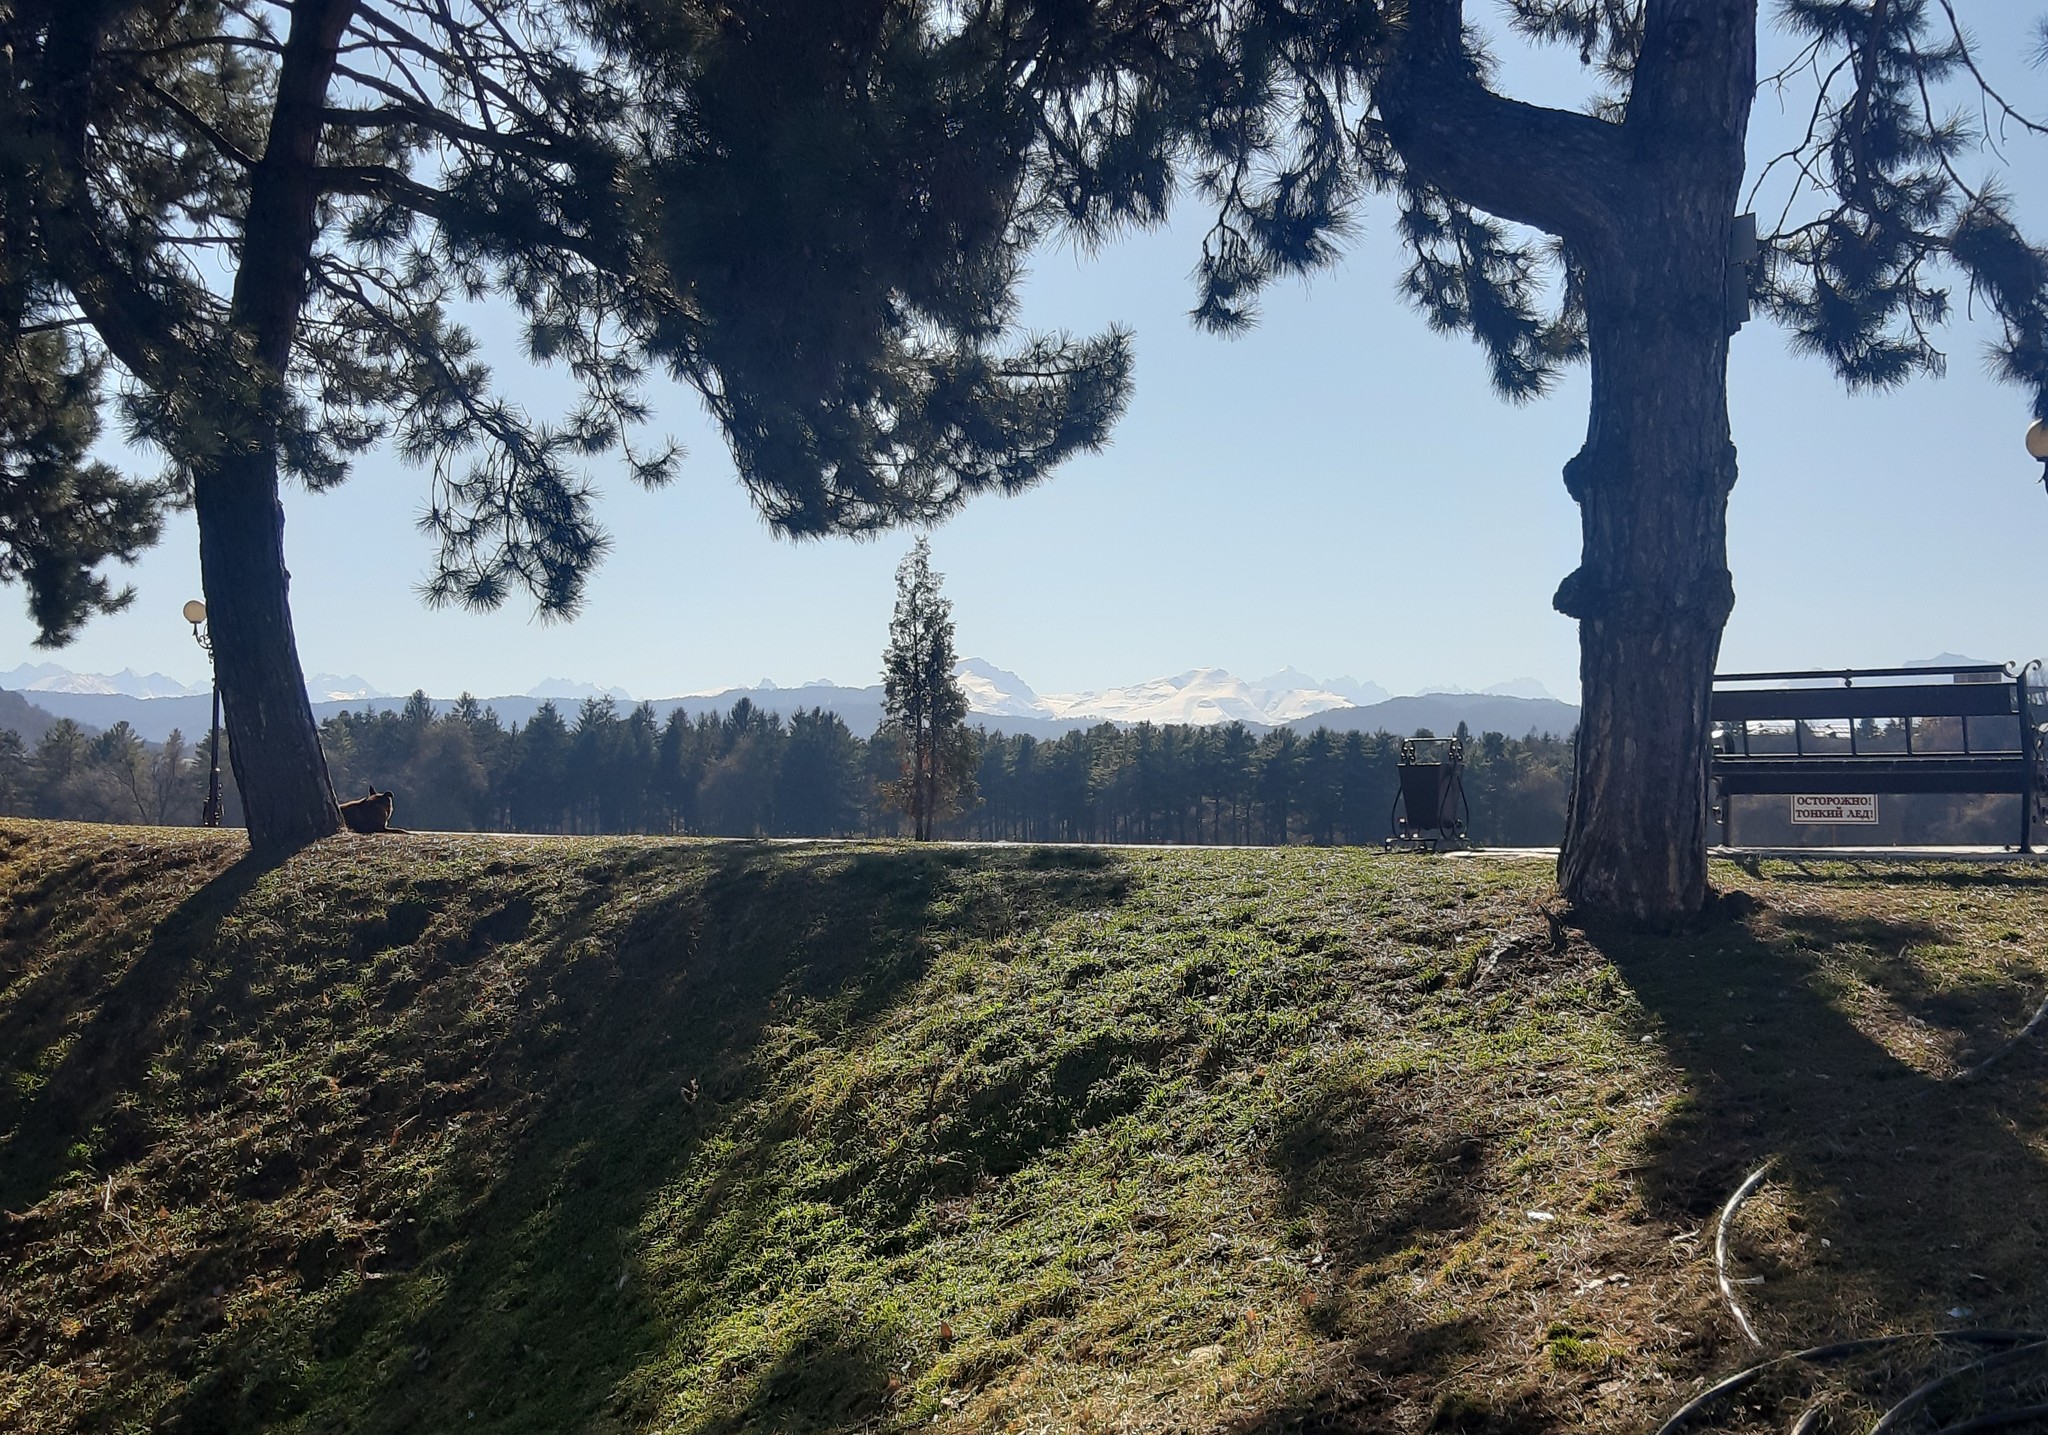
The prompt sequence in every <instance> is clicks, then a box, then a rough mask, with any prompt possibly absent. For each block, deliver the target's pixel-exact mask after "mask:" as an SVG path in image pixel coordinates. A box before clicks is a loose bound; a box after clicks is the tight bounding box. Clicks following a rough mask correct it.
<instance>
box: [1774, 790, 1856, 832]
mask: <svg viewBox="0 0 2048 1435" xmlns="http://www.w3.org/2000/svg"><path fill="white" fill-rule="evenodd" d="M1792 820H1793V821H1794V822H1848V823H1860V824H1865V825H1870V824H1875V823H1876V821H1877V797H1876V795H1875V794H1873V793H1868V792H1859V793H1841V792H1799V793H1794V794H1793V796H1792Z"/></svg>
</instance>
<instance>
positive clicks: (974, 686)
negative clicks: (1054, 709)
mask: <svg viewBox="0 0 2048 1435" xmlns="http://www.w3.org/2000/svg"><path fill="white" fill-rule="evenodd" d="M953 676H954V677H955V678H957V679H959V681H960V691H961V692H962V693H964V694H965V695H966V697H967V706H968V709H969V710H970V711H973V712H977V713H982V714H985V715H986V716H989V717H1050V716H1051V713H1049V712H1048V711H1047V710H1046V707H1045V704H1044V703H1043V701H1041V700H1040V698H1039V696H1038V694H1037V693H1034V692H1033V691H1031V687H1030V685H1029V684H1028V683H1026V682H1025V681H1024V680H1023V679H1022V678H1020V677H1018V676H1017V675H1016V674H1015V673H1012V672H1006V671H1005V670H1004V669H1002V668H999V667H997V666H996V665H995V664H994V663H991V662H988V661H987V660H985V659H982V658H962V659H961V660H960V661H959V662H957V663H955V664H954V665H953Z"/></svg>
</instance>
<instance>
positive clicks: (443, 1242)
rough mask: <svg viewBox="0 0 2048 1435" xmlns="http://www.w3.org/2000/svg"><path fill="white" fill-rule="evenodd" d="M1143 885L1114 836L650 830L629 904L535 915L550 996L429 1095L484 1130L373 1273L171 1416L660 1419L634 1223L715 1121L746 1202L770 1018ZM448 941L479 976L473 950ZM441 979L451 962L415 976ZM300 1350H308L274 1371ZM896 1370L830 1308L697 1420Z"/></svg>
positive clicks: (437, 1173) (785, 1414)
mask: <svg viewBox="0 0 2048 1435" xmlns="http://www.w3.org/2000/svg"><path fill="white" fill-rule="evenodd" d="M992 873H993V874H994V875H993V877H992V876H991V874H992ZM1123 883H1124V877H1123V874H1122V870H1121V865H1120V863H1119V862H1118V861H1117V860H1116V859H1115V858H1113V857H1112V856H1110V855H1108V854H1101V853H1074V854H1045V853H1041V852H1019V853H1017V854H1015V855H1014V856H1013V855H1010V854H1001V855H994V856H992V855H991V854H989V853H986V852H975V853H967V852H957V851H949V850H944V849H939V850H930V849H927V850H919V851H902V850H882V851H876V850H872V849H870V850H861V849H844V848H841V849H834V848H829V847H808V846H807V847H803V848H792V847H787V846H774V847H770V846H765V845H755V844H720V845H717V846H691V847H685V848H676V849H663V848H651V849H647V852H646V855H645V856H643V857H641V858H639V859H637V860H636V861H635V863H633V864H631V870H630V871H628V872H622V873H621V874H620V876H619V877H618V879H617V882H616V884H615V885H614V890H613V891H612V892H611V894H610V895H611V897H612V899H613V901H612V908H613V909H614V910H616V908H617V906H618V899H619V898H620V897H621V896H622V895H624V893H625V891H626V890H627V889H630V890H631V891H632V892H633V893H634V894H635V900H634V903H633V906H632V916H631V918H630V920H628V921H627V922H626V923H625V924H624V926H623V928H622V929H621V930H619V931H617V933H616V937H615V940H606V941H605V942H603V943H601V944H599V945H600V946H601V950H589V948H590V947H591V946H592V945H593V944H591V943H590V942H588V941H584V942H582V943H581V945H579V941H578V938H577V936H576V933H575V932H574V931H573V930H564V929H559V928H558V929H556V930H552V931H546V932H538V933H528V934H527V937H528V940H529V941H540V942H545V943H549V944H551V946H552V947H553V950H552V951H551V952H550V954H549V956H548V957H547V959H545V960H543V961H540V962H538V963H535V964H534V965H533V967H532V969H531V972H530V975H529V976H528V978H527V979H526V984H525V987H524V989H523V990H522V991H521V992H520V994H519V996H518V998H517V1000H516V1003H515V1005H516V1007H517V1009H518V1010H520V1011H521V1012H523V1013H529V1014H530V1015H528V1016H526V1017H524V1018H522V1021H521V1023H520V1030H519V1031H518V1032H516V1033H510V1034H508V1036H507V1039H506V1040H504V1041H503V1042H502V1043H501V1044H500V1045H499V1047H498V1048H497V1050H496V1051H495V1053H494V1054H493V1055H492V1056H491V1057H490V1058H489V1059H488V1061H487V1068H486V1073H485V1074H486V1075H487V1077H488V1080H486V1081H484V1082H481V1083H478V1084H477V1085H476V1086H475V1088H474V1089H475V1092H476V1095H475V1096H474V1097H473V1098H465V1100H470V1101H472V1104H471V1105H469V1106H468V1107H467V1109H461V1103H460V1102H457V1103H455V1104H453V1105H451V1104H450V1103H447V1102H443V1103H441V1104H440V1105H438V1106H437V1108H436V1113H435V1115H436V1119H438V1120H444V1121H446V1120H469V1121H473V1123H474V1124H475V1126H476V1127H477V1128H478V1130H479V1132H480V1134H479V1136H478V1137H477V1138H476V1139H475V1140H474V1141H473V1142H471V1143H469V1144H467V1145H465V1144H463V1143H460V1142H458V1143H456V1144H454V1145H452V1146H451V1147H450V1148H449V1155H448V1156H447V1158H446V1159H444V1160H442V1161H441V1162H440V1163H439V1164H438V1166H437V1167H436V1169H434V1170H433V1171H432V1172H431V1173H429V1175H430V1180H431V1185H430V1186H429V1188H428V1189H427V1191H426V1193H425V1195H424V1196H423V1197H422V1198H421V1199H420V1200H419V1201H418V1202H417V1204H416V1208H415V1210H414V1212H413V1219H412V1220H411V1221H410V1222H409V1223H398V1224H396V1225H394V1226H393V1227H392V1229H391V1230H390V1231H389V1232H388V1236H387V1238H386V1239H384V1240H382V1242H381V1245H380V1248H379V1249H378V1250H377V1251H375V1252H373V1253H372V1254H371V1255H370V1257H369V1259H368V1260H367V1262H366V1264H365V1274H366V1275H368V1276H370V1277H373V1279H369V1280H364V1281H361V1282H349V1281H347V1280H346V1279H343V1280H342V1281H341V1282H340V1283H339V1284H338V1285H336V1286H335V1289H337V1290H338V1291H343V1292H345V1293H344V1294H341V1295H340V1296H338V1298H337V1299H336V1300H335V1301H334V1302H332V1303H331V1305H330V1306H329V1307H328V1308H326V1309H325V1310H323V1312H322V1313H321V1314H320V1315H319V1316H318V1317H317V1318H315V1319H313V1320H312V1321H310V1322H309V1323H307V1324H305V1325H304V1326H303V1327H302V1328H299V1329H291V1330H287V1329H284V1328H283V1327H282V1326H278V1327H276V1328H269V1329H266V1328H265V1327H264V1326H263V1325H262V1324H261V1323H256V1324H253V1325H252V1326H251V1327H250V1328H249V1329H248V1330H247V1331H246V1332H244V1333H243V1334H242V1335H241V1336H240V1337H238V1349H236V1350H234V1351H225V1350H223V1351H220V1352H217V1353H216V1355H215V1357H214V1358H213V1361H212V1365H211V1369H210V1371H209V1373H208V1376H207V1378H206V1379H205V1380H204V1381H202V1382H199V1383H197V1384H195V1385H194V1386H193V1387H191V1388H188V1389H187V1390H186V1391H185V1392H184V1393H183V1394H182V1395H181V1396H180V1397H179V1398H178V1399H177V1400H175V1401H174V1402H173V1403H172V1405H171V1407H170V1408H169V1409H167V1410H165V1411H164V1412H162V1413H161V1415H160V1417H159V1424H160V1426H161V1428H165V1429H185V1430H193V1431H198V1430H208V1431H212V1430H223V1431H232V1430H254V1429H260V1428H264V1427H266V1426H267V1425H270V1424H273V1423H275V1422H277V1421H279V1420H282V1419H297V1420H298V1421H299V1422H300V1424H301V1426H302V1428H305V1429H309V1430H328V1429H332V1430H349V1431H356V1432H369V1431H402V1430H406V1431H409V1430H418V1429H426V1428H452V1427H454V1426H456V1425H458V1424H459V1425H460V1426H461V1428H464V1429H477V1430H482V1429H494V1430H522V1431H535V1432H541V1431H548V1432H552V1431H559V1430H570V1429H606V1428H637V1427H640V1426H642V1425H651V1424H658V1423H662V1418H663V1417H662V1410H661V1404H662V1401H663V1400H664V1399H665V1398H666V1396H665V1393H664V1392H665V1387H664V1385H663V1383H662V1381H661V1379H660V1370H661V1367H662V1363H663V1360H664V1352H665V1351H667V1350H668V1348H669V1345H670V1343H671V1341H672V1340H673V1338H674V1321H675V1319H676V1315H677V1313H676V1312H675V1311H674V1310H672V1309H669V1308H666V1307H665V1306H664V1305H663V1303H662V1301H661V1300H660V1299H658V1298H657V1295H656V1292H655V1290H654V1289H651V1287H655V1286H657V1285H659V1284H660V1282H659V1281H656V1280H650V1279H648V1278H647V1272H646V1271H645V1269H644V1266H643V1260H644V1256H645V1252H644V1251H643V1250H642V1249H641V1228H642V1225H643V1222H644V1221H645V1219H646V1217H647V1214H648V1212H649V1210H650V1208H651V1206H652V1205H653V1203H654V1202H655V1201H656V1200H657V1199H658V1198H659V1196H660V1195H661V1193H662V1192H663V1191H664V1190H665V1189H667V1188H668V1187H669V1186H671V1184H672V1183H673V1182H674V1181H675V1180H676V1179H677V1178H678V1177H679V1175H680V1174H681V1173H683V1172H684V1171H685V1170H686V1168H689V1167H690V1166H691V1163H692V1162H693V1161H695V1160H697V1159H698V1158H699V1157H700V1153H704V1152H705V1151H706V1149H707V1147H709V1148H712V1149H713V1151H714V1152H717V1153H723V1154H717V1155H714V1156H713V1157H712V1158H711V1159H712V1160H713V1161H714V1162H715V1163H716V1164H715V1165H714V1167H713V1168H711V1169H713V1170H715V1171H716V1172H717V1173H718V1175H717V1177H716V1179H717V1180H718V1181H720V1182H726V1181H730V1182H732V1183H734V1184H732V1185H731V1186H729V1187H725V1188H723V1189H724V1190H725V1199H726V1200H727V1201H729V1202H730V1203H732V1204H734V1205H743V1204H745V1203H746V1202H747V1201H748V1200H749V1198H750V1197H749V1190H748V1189H747V1182H748V1180H749V1178H750V1177H753V1176H756V1175H759V1174H760V1173H759V1172H755V1171H751V1170H750V1169H748V1168H747V1167H746V1166H745V1165H744V1161H745V1159H747V1158H746V1147H745V1143H744V1140H743V1139H741V1140H739V1142H738V1144H737V1145H735V1139H736V1138H735V1136H734V1133H733V1131H732V1119H733V1115H734V1113H735V1112H737V1111H738V1110H739V1108H740V1107H741V1105H742V1103H744V1102H745V1101H746V1100H747V1099H748V1098H749V1097H750V1096H752V1095H754V1094H756V1093H757V1092H758V1091H759V1090H760V1089H761V1087H762V1085H763V1083H764V1082H765V1081H767V1080H768V1079H770V1078H771V1077H772V1075H773V1071H772V1070H770V1069H765V1068H764V1060H763V1057H762V1055H761V1053H762V1050H763V1045H764V1042H770V1041H772V1042H776V1043H784V1044H785V1045H777V1046H775V1047H774V1050H775V1051H777V1052H783V1051H784V1050H785V1046H786V1039H787V1038H786V1030H787V1028H786V1024H787V1023H791V1022H793V1021H796V1020H798V1014H799V1013H801V1020H802V1021H803V1022H804V1023H805V1024H806V1026H807V1029H811V1030H815V1031H818V1032H821V1033H823V1035H824V1039H826V1040H834V1039H837V1038H839V1037H841V1036H845V1035H850V1034H852V1033H854V1032H856V1031H858V1029H859V1028H860V1027H862V1026H863V1025H864V1024H865V1023H867V1022H869V1021H871V1020H872V1019H873V1018H875V1017H876V1016H877V1015H878V1014H879V1013H881V1012H883V1011H884V1010H886V1009H887V1008H888V1007H889V1006H890V1005H891V1004H892V1003H894V1002H896V1001H898V1000H900V998H901V996H902V994H903V992H904V991H905V990H906V989H907V988H908V987H910V986H911V985H913V984H914V983H915V982H916V981H917V980H918V979H919V978H920V977H921V976H922V975H923V973H924V971H925V968H926V964H927V961H928V959H929V957H930V955H931V953H932V951H933V950H934V949H935V944H936V943H938V942H942V941H944V940H948V939H949V938H951V937H956V936H960V935H976V936H993V935H1000V934H1001V933H1003V932H1005V931H1008V930H1013V929H1015V928H1016V927H1017V926H1018V925H1019V924H1027V923H1034V922H1037V921H1041V920H1044V918H1045V917H1046V916H1047V914H1048V913H1049V912H1051V911H1057V910H1072V909H1076V908H1087V907H1094V906H1098V905H1103V904H1106V903H1108V902H1111V901H1113V900H1114V899H1115V897H1116V896H1117V894H1118V893H1119V892H1120V891H1121V889H1122V887H1123ZM441 960H443V961H449V962H453V963H455V964H457V966H458V974H459V963H460V961H461V958H460V955H459V953H443V954H442V957H441ZM434 999H435V990H434V986H433V984H432V982H427V983H426V984H424V985H422V986H421V987H420V989H419V991H418V992H417V993H416V995H415V996H414V998H413V1000H415V1001H416V1002H430V1001H432V1000H434ZM774 1059H777V1060H780V1059H786V1057H777V1058H774ZM771 1154H772V1153H771ZM763 1159H765V1158H763ZM346 1273H347V1271H346V1263H345V1262H343V1263H341V1265H340V1268H339V1269H332V1270H330V1271H328V1272H327V1273H326V1275H327V1278H328V1279H330V1280H332V1279H333V1278H334V1277H337V1276H340V1277H345V1276H346ZM664 1295H666V1292H664ZM667 1298H668V1299H671V1300H672V1299H673V1296H667ZM286 1355H291V1356H293V1357H294V1358H296V1359H298V1360H299V1361H300V1362H301V1366H300V1369H299V1373H297V1374H296V1375H292V1376H290V1377H289V1378H279V1377H278V1376H277V1375H276V1374H275V1373H274V1372H276V1371H277V1370H278V1369H279V1368H280V1367H281V1366H288V1365H289V1363H290V1362H289V1361H288V1360H286V1359H285V1358H284V1357H285V1356H286ZM888 1373H889V1372H888V1370H887V1367H886V1351H884V1350H883V1349H882V1348H881V1345H880V1344H879V1343H878V1337H877V1336H876V1334H875V1333H874V1332H872V1331H864V1330H850V1329H849V1330H841V1329H839V1328H837V1327H835V1326H832V1325H830V1324H829V1323H826V1324H822V1325H819V1326H818V1327H817V1328H816V1329H815V1330H812V1331H808V1332H805V1333H800V1334H799V1335H798V1336H797V1337H796V1338H795V1339H794V1340H793V1342H792V1343H791V1344H789V1345H788V1346H787V1347H786V1348H783V1349H782V1350H781V1353H780V1355H779V1356H778V1357H777V1359H776V1363H775V1364H774V1365H773V1366H772V1367H771V1368H769V1369H766V1370H753V1371H749V1370H739V1369H735V1370H734V1371H732V1372H731V1373H730V1374H731V1380H730V1383H729V1385H727V1387H726V1389H727V1390H728V1391H729V1392H730V1394H731V1397H732V1402H733V1403H732V1405H731V1407H730V1408H729V1409H727V1410H725V1411H724V1412H723V1413H718V1412H710V1413H704V1414H701V1415H700V1416H699V1417H698V1421H699V1428H702V1429H704V1430H707V1431H710V1430H716V1431H728V1430H729V1431H739V1430H743V1429H748V1428H757V1422H758V1421H759V1420H765V1419H766V1418H767V1412H771V1411H772V1413H773V1416H774V1427H775V1428H777V1429H788V1430H819V1431H823V1430H835V1429H843V1428H847V1423H848V1422H849V1421H851V1420H854V1419H855V1418H856V1416H857V1415H858V1414H859V1413H860V1412H867V1413H872V1409H873V1408H874V1407H878V1405H879V1402H880V1399H881V1395H882V1393H885V1391H886V1381H887V1378H888Z"/></svg>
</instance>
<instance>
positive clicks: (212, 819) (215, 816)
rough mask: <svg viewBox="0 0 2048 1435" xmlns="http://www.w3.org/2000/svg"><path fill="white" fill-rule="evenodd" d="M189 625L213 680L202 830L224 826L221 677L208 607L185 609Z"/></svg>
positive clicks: (196, 605)
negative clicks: (208, 627) (209, 629)
mask: <svg viewBox="0 0 2048 1435" xmlns="http://www.w3.org/2000/svg"><path fill="white" fill-rule="evenodd" d="M185 621H186V622H188V623H190V624H191V625H192V641H193V642H195V643H197V644H199V646H200V647H202V648H204V649H205V650H206V666H207V670H208V672H209V673H211V674H212V677H213V738H212V741H211V743H210V744H209V750H210V753H211V757H210V759H209V770H208V772H207V775H206V804H205V805H204V806H203V807H201V808H200V809H199V825H200V826H201V827H218V826H220V673H219V672H218V671H216V670H214V666H213V635H212V634H210V633H208V632H206V631H205V628H206V605H205V604H204V603H202V602H200V601H199V600H198V599H197V598H194V599H193V600H192V601H191V602H189V603H187V604H186V605H185Z"/></svg>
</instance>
